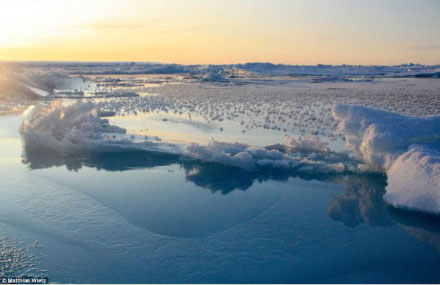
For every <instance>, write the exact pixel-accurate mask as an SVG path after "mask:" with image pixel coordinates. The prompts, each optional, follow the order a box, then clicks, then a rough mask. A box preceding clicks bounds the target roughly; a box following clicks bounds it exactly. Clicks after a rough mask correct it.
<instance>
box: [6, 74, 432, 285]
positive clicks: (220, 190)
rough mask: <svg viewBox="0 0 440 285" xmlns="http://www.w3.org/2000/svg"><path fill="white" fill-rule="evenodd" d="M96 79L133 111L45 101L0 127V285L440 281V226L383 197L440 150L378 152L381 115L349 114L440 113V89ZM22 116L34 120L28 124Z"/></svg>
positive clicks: (422, 84) (109, 102) (421, 83)
mask: <svg viewBox="0 0 440 285" xmlns="http://www.w3.org/2000/svg"><path fill="white" fill-rule="evenodd" d="M97 77H99V78H98V79H96V77H95V76H91V77H90V80H93V82H95V83H96V84H101V85H106V84H107V85H111V86H113V88H123V89H126V90H128V91H130V92H137V93H139V94H140V96H138V97H117V98H115V97H112V96H110V97H108V98H103V97H101V96H98V97H99V98H81V100H80V101H81V103H77V102H76V101H77V99H76V98H74V99H72V96H70V97H69V98H68V99H60V98H59V97H60V96H54V99H53V100H48V99H47V98H46V97H47V96H45V99H44V100H43V101H39V102H38V101H37V102H35V101H33V103H32V105H36V106H35V107H34V108H33V109H32V110H30V109H29V110H28V111H26V112H25V114H24V115H19V114H11V115H3V116H1V117H0V144H1V148H0V170H1V173H2V179H1V180H0V189H1V191H0V223H1V227H0V247H1V256H0V273H1V274H0V275H2V274H8V275H10V274H15V275H17V276H19V275H23V274H28V275H38V276H48V277H49V279H50V281H51V282H65V283H66V282H72V283H77V282H87V283H162V282H166V283H173V282H178V283H295V282H300V283H343V282H348V283H350V282H354V283H359V282H360V283H438V282H440V275H439V274H438V269H439V264H440V226H439V225H440V224H439V223H440V219H439V218H438V216H436V215H430V214H424V213H420V212H414V211H407V210H401V209H398V208H394V207H391V206H390V205H389V203H386V202H385V201H384V198H383V197H384V195H385V193H387V191H388V190H389V188H388V187H392V188H390V190H392V191H391V192H392V193H394V195H396V193H397V194H399V193H401V192H399V191H401V189H402V187H400V186H401V185H400V184H396V182H393V181H391V182H392V183H391V184H390V181H388V180H387V179H389V177H398V176H396V175H400V174H399V171H400V170H401V169H405V167H408V168H411V165H412V164H414V165H419V164H420V162H421V161H422V162H432V163H433V164H434V165H435V163H436V158H435V156H432V158H431V160H429V159H428V160H423V157H424V156H426V155H429V154H431V153H432V151H434V150H435V148H436V147H437V144H438V138H437V137H436V136H435V133H434V134H432V136H428V137H426V136H425V135H423V136H417V137H416V141H414V143H416V144H417V148H416V147H414V148H413V146H412V145H411V146H410V145H408V144H407V142H408V140H407V141H406V142H405V143H403V142H402V144H401V145H400V147H401V149H397V148H392V151H389V150H388V149H386V148H380V147H378V145H377V144H375V142H376V141H377V137H380V138H383V137H384V136H383V133H381V132H380V130H384V129H385V130H387V125H386V123H383V124H382V125H377V122H376V120H378V121H380V122H383V120H382V121H381V120H380V117H381V116H384V115H383V113H381V111H377V112H379V113H377V114H379V115H374V116H372V118H370V119H369V121H368V120H365V118H367V119H368V118H369V117H368V116H369V115H370V114H371V111H370V109H364V107H356V108H359V110H357V111H356V112H359V113H362V112H364V113H365V114H364V113H362V114H364V115H363V116H364V119H363V123H362V124H360V123H358V122H357V121H356V119H357V118H359V117H356V116H351V117H350V116H349V115H347V114H348V113H346V109H344V108H349V107H343V106H346V105H342V104H355V105H362V106H366V107H368V108H375V109H382V110H387V111H391V112H392V114H393V115H392V116H402V117H397V119H396V120H398V121H402V118H404V120H407V119H405V118H407V115H413V116H414V115H417V116H435V115H439V113H438V112H439V111H438V110H439V108H438V106H439V105H440V101H439V100H440V97H439V93H438V92H439V90H440V89H439V88H440V83H439V82H438V81H437V80H436V79H415V78H404V79H401V78H398V79H375V80H373V82H370V81H368V82H364V81H363V82H354V83H353V82H340V81H336V82H333V81H332V82H328V80H327V78H326V80H325V81H323V82H316V78H315V79H313V80H315V81H314V83H313V82H311V81H310V80H309V79H304V78H299V79H298V78H294V79H286V78H281V79H280V78H269V79H267V78H266V79H264V80H262V79H261V78H258V80H255V79H252V80H251V82H249V81H246V80H241V81H240V82H237V81H232V82H231V81H230V80H229V81H228V80H226V79H225V80H217V81H218V82H211V81H210V80H211V79H212V78H211V77H209V76H207V77H205V78H204V81H203V82H200V81H199V80H198V79H197V78H196V79H194V78H192V77H190V78H185V77H184V76H177V75H175V76H170V77H167V78H165V77H164V76H140V75H136V76H124V77H118V76H117V75H113V76H107V75H99V76H97ZM115 77H116V78H120V79H119V80H115ZM214 77H215V76H214ZM214 77H213V78H214ZM215 78H217V77H215ZM215 78H214V79H215ZM206 79H209V80H206ZM217 79H218V78H217ZM74 82H75V84H76V83H78V82H79V83H81V82H83V83H84V82H87V80H83V81H74ZM83 83H81V84H83ZM63 84H64V85H66V86H68V85H67V84H65V83H63ZM86 86H89V85H88V83H86ZM118 86H119V87H118ZM68 87H69V86H68ZM101 87H102V86H101ZM66 88H67V87H66ZM75 88H76V85H75ZM84 90H85V89H84ZM85 93H87V90H86V91H85ZM86 95H87V94H86ZM385 95H386V96H385ZM48 96H49V97H50V96H51V95H48ZM75 96H76V95H75ZM55 97H57V99H56V100H60V101H57V102H55V103H54V101H55ZM84 97H88V95H87V96H84ZM91 97H93V96H91ZM48 101H49V102H48ZM427 102H430V104H427ZM50 104H52V105H50ZM88 104H91V105H88ZM334 104H341V105H339V106H342V107H338V108H339V109H336V110H335V109H333V113H335V112H336V113H337V114H338V115H339V116H334V114H333V113H332V106H333V105H334ZM72 106H73V107H72ZM96 106H98V109H96V108H95V107H96ZM25 107H26V106H25ZM36 110H37V111H38V112H36ZM95 111H96V113H94V112H95ZM98 111H99V112H98ZM32 112H35V113H36V114H41V116H37V117H34V118H33V121H32V118H31V117H30V114H31V113H32ZM350 112H351V113H350ZM350 112H349V113H350V114H353V113H355V112H354V111H353V110H351V111H350ZM30 120H31V121H30ZM408 120H411V119H408ZM430 120H435V119H430ZM22 121H25V125H24V126H23V125H22ZM361 121H362V120H361ZM341 122H343V124H342V125H341ZM365 122H367V123H368V124H367V123H365ZM375 123H376V129H374V130H376V132H372V131H371V129H372V128H371V129H370V130H369V131H368V132H369V134H370V135H371V136H369V137H367V136H363V134H364V133H363V132H366V130H367V129H368V127H369V126H370V125H371V124H375ZM411 124H413V123H411ZM414 124H416V123H414ZM434 125H435V123H434ZM350 126H351V127H352V128H350V129H348V128H349V127H350ZM359 126H362V127H359ZM19 130H21V134H22V135H20V133H19ZM72 130H75V131H74V132H72ZM341 131H343V132H341ZM387 134H389V135H390V138H389V139H391V138H395V136H394V133H392V132H391V133H389V132H388V133H387ZM347 135H351V137H347ZM356 135H358V136H361V135H362V136H361V138H360V139H361V140H362V139H365V145H367V146H369V147H370V149H371V150H373V151H375V152H374V153H375V154H377V153H381V152H380V151H384V152H386V154H387V155H389V156H390V157H392V158H390V165H386V163H384V159H383V157H384V156H380V157H379V158H378V157H377V156H372V157H370V156H368V154H371V152H362V151H361V149H360V148H356V146H358V145H357V144H356V143H359V141H356V140H354V139H355V138H356ZM368 138H371V140H368ZM412 138H413V137H411V139H412ZM347 139H348V140H347ZM350 139H351V140H350ZM60 141H61V142H63V143H62V144H60V143H59V142H60ZM350 143H351V145H350ZM39 145H40V146H46V147H45V148H43V147H38V146H39ZM66 146H68V147H66ZM268 146H270V147H269V148H268ZM350 146H351V147H350ZM100 147H101V148H100ZM102 147H104V149H106V150H107V151H96V150H97V149H98V150H99V149H102ZM428 147H429V150H428ZM408 148H410V149H408ZM419 149H421V150H420V154H419V153H418V152H417V150H419ZM433 149H434V150H433ZM356 150H359V153H358V154H357V155H356ZM379 150H380V151H379ZM406 151H409V152H408V153H406ZM240 153H244V154H240ZM239 154H240V155H239ZM364 154H365V157H364V156H363V155H364ZM237 155H238V156H237ZM366 158H371V159H372V161H374V162H377V163H376V164H371V163H370V164H368V163H367V159H366ZM419 158H420V159H419ZM249 159H250V160H249ZM405 163H407V164H405ZM411 163H412V164H411ZM401 164H402V165H403V166H402V167H403V168H401V166H400V165H401ZM328 165H331V167H328ZM423 166H424V167H425V168H423V167H422V168H420V169H422V170H423V169H426V167H428V168H429V167H430V166H429V164H427V163H424V164H423ZM378 169H380V170H378ZM422 174H423V175H428V174H429V173H428V172H426V171H425V172H423V173H422ZM431 174H432V173H431ZM434 174H435V173H434ZM392 175H394V176H392ZM412 175H415V176H417V175H418V174H417V173H414V174H412ZM429 177H431V178H432V177H434V178H433V180H432V181H431V182H430V180H429V179H428V180H427V181H428V182H429V183H434V184H431V186H430V187H435V185H436V184H435V183H436V180H435V176H432V175H431V176H429ZM395 181H397V182H400V180H399V179H398V178H395ZM393 183H394V184H393ZM405 185H406V184H405ZM432 185H434V186H432ZM434 195H435V194H434ZM405 197H406V196H405ZM410 199H411V197H410Z"/></svg>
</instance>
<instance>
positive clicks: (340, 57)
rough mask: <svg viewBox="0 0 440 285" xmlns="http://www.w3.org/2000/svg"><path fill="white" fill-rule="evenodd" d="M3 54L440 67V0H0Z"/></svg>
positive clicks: (27, 57) (83, 58) (6, 57)
mask: <svg viewBox="0 0 440 285" xmlns="http://www.w3.org/2000/svg"><path fill="white" fill-rule="evenodd" d="M0 5H1V6H0V60H20V61H21V60H25V61H27V60H66V61H72V60H78V61H154V62H167V63H181V64H198V63H200V64H206V63H213V64H219V63H240V62H255V61H262V62H274V63H286V64H316V63H327V64H342V63H347V64H367V65H368V64H386V65H389V64H399V63H405V62H417V63H424V64H440V16H439V15H440V1H437V0H432V1H427V0H426V1H425V0H413V1H405V0H401V1H395V0H386V1H383V0H380V1H379V0H369V1H366V0H365V1H360V0H340V1H336V0H335V1H332V0H304V1H294V0H291V1H289V0H272V1H269V0H221V1H217V0H212V1H209V0H186V1H184V0H157V1H155V0H144V1H142V0H88V1H85V0H75V1H73V0H72V1H69V0H67V1H57V0H29V1H26V0H0Z"/></svg>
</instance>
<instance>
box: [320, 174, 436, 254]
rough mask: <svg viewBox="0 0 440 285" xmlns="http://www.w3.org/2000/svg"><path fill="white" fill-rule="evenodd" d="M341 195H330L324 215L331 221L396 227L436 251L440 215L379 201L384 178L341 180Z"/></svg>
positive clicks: (348, 178)
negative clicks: (404, 208)
mask: <svg viewBox="0 0 440 285" xmlns="http://www.w3.org/2000/svg"><path fill="white" fill-rule="evenodd" d="M343 184H344V192H343V193H342V194H339V195H333V197H334V200H333V202H332V203H331V204H330V206H329V207H328V210H327V213H328V215H329V217H330V218H332V219H333V220H337V221H341V222H343V223H344V225H346V226H349V227H355V226H357V225H359V224H361V223H365V224H368V225H370V226H393V225H398V226H400V227H401V228H402V229H404V230H405V231H406V232H408V233H409V234H410V235H412V236H414V237H415V238H417V239H419V240H421V241H424V242H428V243H429V244H431V245H432V246H434V247H435V248H436V249H437V250H438V251H439V252H440V216H436V215H429V214H423V213H417V212H413V211H406V210H401V209H397V208H393V207H391V206H389V205H387V204H385V203H384V201H383V195H384V194H385V187H386V177H385V176H382V175H370V176H349V177H345V179H344V181H343Z"/></svg>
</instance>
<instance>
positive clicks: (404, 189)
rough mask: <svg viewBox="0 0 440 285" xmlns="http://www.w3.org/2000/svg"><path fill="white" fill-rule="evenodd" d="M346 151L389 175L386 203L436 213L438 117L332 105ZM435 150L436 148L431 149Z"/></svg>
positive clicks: (439, 201) (439, 192) (439, 194)
mask: <svg viewBox="0 0 440 285" xmlns="http://www.w3.org/2000/svg"><path fill="white" fill-rule="evenodd" d="M333 116H334V117H335V118H336V119H337V120H338V121H339V122H340V123H339V126H340V130H341V131H342V132H343V133H344V134H345V139H346V142H347V147H348V148H350V149H351V150H352V151H353V152H354V153H355V155H357V156H358V157H359V158H361V159H363V160H364V161H365V162H366V163H368V164H369V165H370V166H371V167H373V168H375V169H377V170H379V171H385V172H386V174H387V176H388V186H387V188H386V190H387V192H386V194H385V196H384V199H385V201H387V202H388V203H389V204H391V205H393V206H396V207H401V208H407V209H412V210H418V211H423V212H430V213H435V214H438V213H440V155H439V152H438V147H439V138H440V137H439V136H440V116H433V117H409V116H403V115H398V114H394V113H390V112H386V111H381V110H375V109H371V108H366V107H361V106H349V105H335V106H334V107H333ZM436 149H437V150H436Z"/></svg>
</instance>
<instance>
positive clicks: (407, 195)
mask: <svg viewBox="0 0 440 285" xmlns="http://www.w3.org/2000/svg"><path fill="white" fill-rule="evenodd" d="M387 175H388V186H387V188H386V190H387V191H386V193H385V195H384V199H385V201H387V202H388V203H389V204H391V205H393V206H395V207H400V208H404V209H409V210H418V211H422V212H428V213H434V214H440V152H438V151H435V150H432V149H428V148H426V147H420V146H412V147H411V148H410V150H409V151H407V152H406V153H404V154H402V155H401V156H399V157H398V158H397V159H396V161H395V162H394V163H393V165H392V166H391V168H390V169H389V170H388V171H387Z"/></svg>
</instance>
